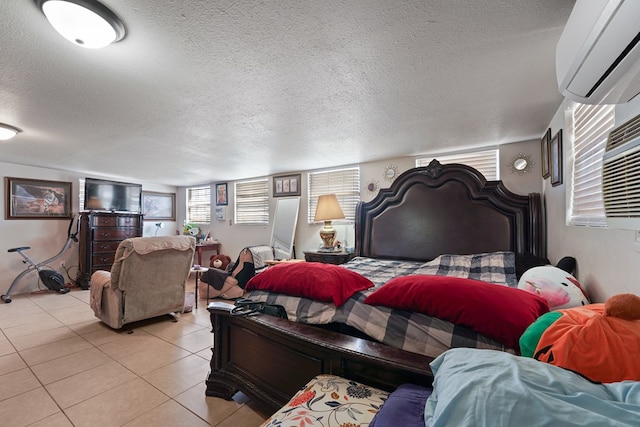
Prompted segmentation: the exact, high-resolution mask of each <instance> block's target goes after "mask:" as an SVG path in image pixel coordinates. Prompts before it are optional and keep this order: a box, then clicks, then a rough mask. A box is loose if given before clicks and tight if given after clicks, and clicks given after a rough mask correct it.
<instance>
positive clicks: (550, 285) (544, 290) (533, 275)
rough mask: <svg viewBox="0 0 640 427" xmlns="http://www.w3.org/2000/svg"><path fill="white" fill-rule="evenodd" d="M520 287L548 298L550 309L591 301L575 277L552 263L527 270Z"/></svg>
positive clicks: (574, 305)
mask: <svg viewBox="0 0 640 427" xmlns="http://www.w3.org/2000/svg"><path fill="white" fill-rule="evenodd" d="M518 289H523V290H525V291H527V292H531V293H532V294H537V295H540V296H541V297H542V298H544V299H546V300H547V302H548V303H549V309H550V310H558V309H561V308H571V307H578V306H581V305H587V304H589V303H590V302H589V298H588V297H587V293H586V292H585V291H584V290H583V289H582V286H581V285H580V283H579V282H578V280H577V279H576V278H575V277H573V276H572V275H571V274H569V273H567V272H566V271H564V270H561V269H559V268H558V267H553V266H551V265H545V266H541V267H533V268H530V269H528V270H527V271H525V272H524V274H523V275H522V277H521V278H520V281H519V282H518Z"/></svg>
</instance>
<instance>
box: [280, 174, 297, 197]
mask: <svg viewBox="0 0 640 427" xmlns="http://www.w3.org/2000/svg"><path fill="white" fill-rule="evenodd" d="M301 176H302V175H301V174H296V175H283V176H274V177H273V197H281V196H299V195H300V178H301Z"/></svg>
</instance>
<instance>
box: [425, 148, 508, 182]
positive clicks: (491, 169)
mask: <svg viewBox="0 0 640 427" xmlns="http://www.w3.org/2000/svg"><path fill="white" fill-rule="evenodd" d="M433 159H436V160H438V161H439V162H440V163H441V164H443V165H444V164H447V163H462V164H464V165H467V166H471V167H472V168H476V169H477V170H478V171H480V173H482V174H483V175H484V177H485V178H486V179H487V180H489V181H492V180H497V179H500V169H499V168H498V161H499V154H498V149H497V148H494V149H491V150H483V151H474V152H472V153H458V154H448V155H445V156H428V157H423V158H418V159H416V166H418V167H419V166H428V165H429V163H431V160H433Z"/></svg>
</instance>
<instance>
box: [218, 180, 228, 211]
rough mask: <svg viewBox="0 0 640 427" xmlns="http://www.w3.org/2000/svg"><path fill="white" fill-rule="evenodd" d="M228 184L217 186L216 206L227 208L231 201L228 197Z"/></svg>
mask: <svg viewBox="0 0 640 427" xmlns="http://www.w3.org/2000/svg"><path fill="white" fill-rule="evenodd" d="M227 194H228V193H227V183H226V182H224V183H222V184H216V206H227V205H228V204H229V199H228V195H227Z"/></svg>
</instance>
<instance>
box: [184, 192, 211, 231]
mask: <svg viewBox="0 0 640 427" xmlns="http://www.w3.org/2000/svg"><path fill="white" fill-rule="evenodd" d="M187 222H193V223H196V224H208V223H210V222H211V186H206V187H192V188H187Z"/></svg>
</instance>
